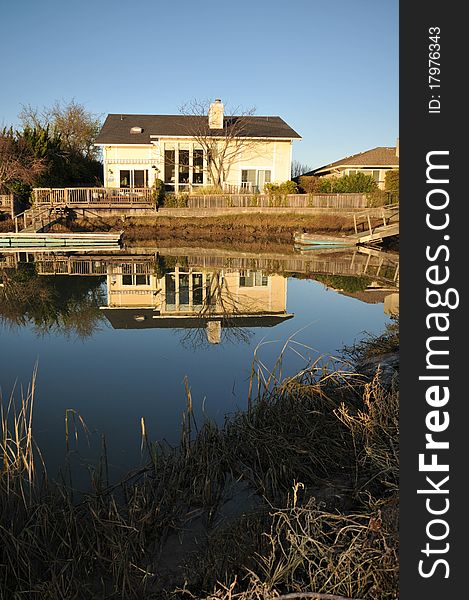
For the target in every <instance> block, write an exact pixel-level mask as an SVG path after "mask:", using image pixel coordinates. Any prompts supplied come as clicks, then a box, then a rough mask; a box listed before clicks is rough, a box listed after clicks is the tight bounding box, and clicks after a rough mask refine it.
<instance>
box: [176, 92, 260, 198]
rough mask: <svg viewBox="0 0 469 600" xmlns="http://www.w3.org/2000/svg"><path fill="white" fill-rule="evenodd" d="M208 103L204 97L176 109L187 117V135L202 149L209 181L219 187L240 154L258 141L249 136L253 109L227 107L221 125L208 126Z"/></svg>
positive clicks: (253, 147) (256, 145) (255, 145)
mask: <svg viewBox="0 0 469 600" xmlns="http://www.w3.org/2000/svg"><path fill="white" fill-rule="evenodd" d="M210 104H211V103H210V101H208V100H197V99H194V100H191V101H190V102H188V103H186V104H183V105H182V106H181V107H180V109H179V112H180V114H181V115H184V116H189V117H191V119H187V121H186V129H187V135H188V136H189V137H192V138H193V139H194V141H195V142H196V143H197V144H198V145H199V146H200V147H201V148H202V150H203V152H204V155H205V156H206V158H207V172H208V175H209V176H210V179H211V182H212V184H213V185H214V186H217V187H221V185H222V184H223V182H224V181H226V180H227V178H228V175H229V172H230V169H231V167H232V165H233V164H234V163H235V162H236V161H237V160H238V158H239V157H240V156H241V155H242V153H243V152H245V151H246V150H248V149H250V150H252V151H254V150H255V148H256V147H258V146H259V142H258V140H254V139H252V138H250V137H249V123H250V119H249V117H252V116H253V115H254V113H255V108H249V109H240V108H239V107H237V108H234V109H231V110H230V113H229V114H226V115H224V118H223V127H222V128H220V129H210V127H209V124H208V123H209V122H208V114H209V110H210Z"/></svg>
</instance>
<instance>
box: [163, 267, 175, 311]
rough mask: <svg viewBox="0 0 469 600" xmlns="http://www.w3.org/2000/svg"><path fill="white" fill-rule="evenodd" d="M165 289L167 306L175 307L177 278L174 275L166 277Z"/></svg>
mask: <svg viewBox="0 0 469 600" xmlns="http://www.w3.org/2000/svg"><path fill="white" fill-rule="evenodd" d="M164 288H165V291H166V305H167V306H168V305H171V306H174V305H175V304H176V277H175V276H174V274H173V273H167V274H166V275H165V278H164Z"/></svg>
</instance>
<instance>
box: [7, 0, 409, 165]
mask: <svg viewBox="0 0 469 600" xmlns="http://www.w3.org/2000/svg"><path fill="white" fill-rule="evenodd" d="M2 4H3V6H2V8H1V12H0V14H1V21H2V34H1V37H0V68H1V72H2V80H3V83H2V91H1V92H0V125H14V126H15V125H17V124H18V119H17V116H18V113H19V112H20V110H21V106H22V105H27V104H30V105H32V106H35V107H39V108H41V107H43V106H50V105H51V104H53V103H54V101H55V100H63V101H68V100H71V99H75V100H76V101H77V102H79V103H81V104H84V105H85V107H86V108H87V109H88V110H89V111H90V112H93V113H96V114H100V115H103V116H105V115H106V114H107V113H120V112H124V113H148V114H176V113H177V112H178V108H179V107H180V106H181V105H182V104H183V103H184V102H187V101H189V100H191V99H193V98H198V99H206V98H209V99H214V98H221V99H222V100H223V101H224V103H225V105H227V107H228V109H229V107H230V106H233V107H234V106H241V107H244V108H250V107H255V108H256V114H258V115H279V116H281V117H282V118H283V119H285V121H287V123H288V124H289V125H291V126H292V127H293V128H294V129H295V130H296V131H298V133H300V135H302V137H303V139H302V140H301V141H299V142H296V143H295V144H294V151H293V158H294V159H296V160H298V161H300V162H301V163H305V164H308V165H309V166H311V167H313V168H314V167H318V166H321V165H324V164H327V163H329V162H331V161H334V160H337V159H339V158H342V157H343V156H348V155H350V154H354V153H356V152H361V151H364V150H367V149H369V148H373V147H375V146H393V145H395V141H396V138H397V136H398V117H399V115H398V38H399V31H398V4H399V3H398V0H379V1H378V2H377V1H376V0H355V1H354V2H352V1H350V0H334V2H324V1H323V0H321V1H320V0H257V1H256V0H250V1H248V0H237V1H236V2H221V1H213V0H206V1H205V3H202V2H194V1H193V0H179V1H178V2H174V3H171V2H169V1H168V0H166V1H161V0H133V2H131V3H124V2H116V1H115V0H113V1H111V0H94V1H90V0H80V1H79V2H66V1H64V0H41V1H40V2H38V1H37V0H9V1H8V2H5V3H2Z"/></svg>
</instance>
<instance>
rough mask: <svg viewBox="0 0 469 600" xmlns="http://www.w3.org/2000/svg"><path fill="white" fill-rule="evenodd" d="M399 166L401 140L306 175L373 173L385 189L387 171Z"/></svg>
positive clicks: (333, 175)
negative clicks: (392, 145)
mask: <svg viewBox="0 0 469 600" xmlns="http://www.w3.org/2000/svg"><path fill="white" fill-rule="evenodd" d="M398 168H399V140H398V141H397V146H394V147H385V146H378V147H377V148H372V149H371V150H367V151H366V152H360V153H359V154H354V155H353V156H347V157H346V158H342V159H341V160H336V161H335V162H333V163H331V164H329V165H325V166H324V167H319V168H318V169H314V170H313V171H309V172H308V173H304V175H307V176H308V175H316V176H317V177H341V176H342V175H350V174H352V173H365V174H366V175H372V176H373V177H374V179H375V180H376V183H377V184H378V187H379V188H380V189H384V181H385V176H386V171H390V170H393V169H398Z"/></svg>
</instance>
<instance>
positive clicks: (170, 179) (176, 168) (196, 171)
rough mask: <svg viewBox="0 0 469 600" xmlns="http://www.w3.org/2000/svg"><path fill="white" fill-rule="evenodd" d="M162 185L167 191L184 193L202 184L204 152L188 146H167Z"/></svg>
mask: <svg viewBox="0 0 469 600" xmlns="http://www.w3.org/2000/svg"><path fill="white" fill-rule="evenodd" d="M164 183H165V186H166V189H167V190H168V191H175V190H178V191H186V192H188V191H189V189H190V186H191V185H203V184H204V151H203V150H202V148H192V147H191V146H190V145H189V144H187V143H185V144H183V143H181V144H179V145H177V144H167V145H166V148H165V151H164Z"/></svg>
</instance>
